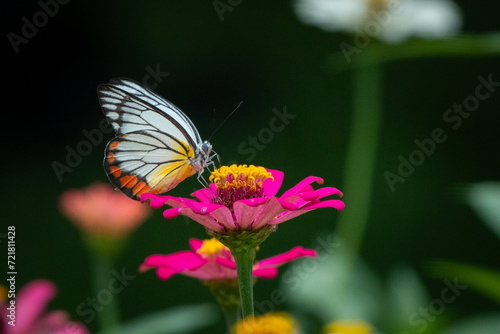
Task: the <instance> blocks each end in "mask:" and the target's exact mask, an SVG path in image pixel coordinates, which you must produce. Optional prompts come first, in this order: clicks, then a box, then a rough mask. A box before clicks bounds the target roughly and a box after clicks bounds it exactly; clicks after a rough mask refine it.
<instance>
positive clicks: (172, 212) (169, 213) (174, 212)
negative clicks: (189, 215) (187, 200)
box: [163, 208, 182, 219]
mask: <svg viewBox="0 0 500 334" xmlns="http://www.w3.org/2000/svg"><path fill="white" fill-rule="evenodd" d="M181 210H182V208H172V209H167V210H165V211H163V217H165V218H166V219H174V218H177V217H178V216H179V214H180V213H181Z"/></svg>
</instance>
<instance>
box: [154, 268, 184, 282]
mask: <svg viewBox="0 0 500 334" xmlns="http://www.w3.org/2000/svg"><path fill="white" fill-rule="evenodd" d="M181 271H182V270H175V269H172V268H167V267H158V268H157V269H156V276H158V278H159V279H161V280H164V281H165V280H167V279H169V278H170V277H172V276H174V275H175V274H178V273H180V272H181Z"/></svg>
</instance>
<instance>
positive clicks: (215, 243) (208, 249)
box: [196, 238, 227, 257]
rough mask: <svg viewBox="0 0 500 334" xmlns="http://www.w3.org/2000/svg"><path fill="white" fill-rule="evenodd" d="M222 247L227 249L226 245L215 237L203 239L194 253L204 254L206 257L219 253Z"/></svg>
mask: <svg viewBox="0 0 500 334" xmlns="http://www.w3.org/2000/svg"><path fill="white" fill-rule="evenodd" d="M224 248H226V249H227V247H226V246H224V245H223V244H222V243H221V242H220V241H219V240H217V239H215V238H212V239H205V240H203V245H201V247H200V248H198V250H197V251H196V253H198V254H200V255H204V256H206V257H210V256H213V255H214V254H220V253H221V252H222V250H223V249H224Z"/></svg>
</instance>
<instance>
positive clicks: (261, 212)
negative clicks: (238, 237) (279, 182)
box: [233, 197, 284, 229]
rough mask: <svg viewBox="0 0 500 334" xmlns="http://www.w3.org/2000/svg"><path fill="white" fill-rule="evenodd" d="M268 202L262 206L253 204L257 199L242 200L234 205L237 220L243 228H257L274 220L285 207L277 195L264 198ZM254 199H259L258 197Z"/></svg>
mask: <svg viewBox="0 0 500 334" xmlns="http://www.w3.org/2000/svg"><path fill="white" fill-rule="evenodd" d="M262 199H265V200H266V202H265V204H263V205H260V206H253V204H254V203H255V202H260V199H259V201H255V202H252V201H251V200H241V201H236V202H235V203H234V205H233V209H234V216H235V219H236V221H238V222H240V224H241V227H242V228H243V229H249V228H251V229H257V228H260V227H262V226H264V225H266V224H268V223H269V222H270V221H271V220H273V219H274V218H275V217H276V216H277V215H278V214H280V213H281V212H283V211H284V210H283V208H282V206H281V204H280V202H279V200H278V199H277V198H276V197H271V198H262ZM254 200H257V199H256V198H255V199H254Z"/></svg>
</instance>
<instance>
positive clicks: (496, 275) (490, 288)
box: [429, 261, 500, 304]
mask: <svg viewBox="0 0 500 334" xmlns="http://www.w3.org/2000/svg"><path fill="white" fill-rule="evenodd" d="M429 271H430V273H431V275H432V276H434V277H440V278H443V277H457V278H458V280H459V282H460V284H464V285H467V287H468V288H471V289H474V290H476V291H477V292H480V293H482V294H483V295H485V296H486V297H488V298H490V299H491V300H493V301H494V302H496V303H498V304H500V272H498V271H495V270H492V269H488V268H483V267H479V266H474V265H469V264H463V263H458V262H451V261H433V262H431V263H430V264H429Z"/></svg>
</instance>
